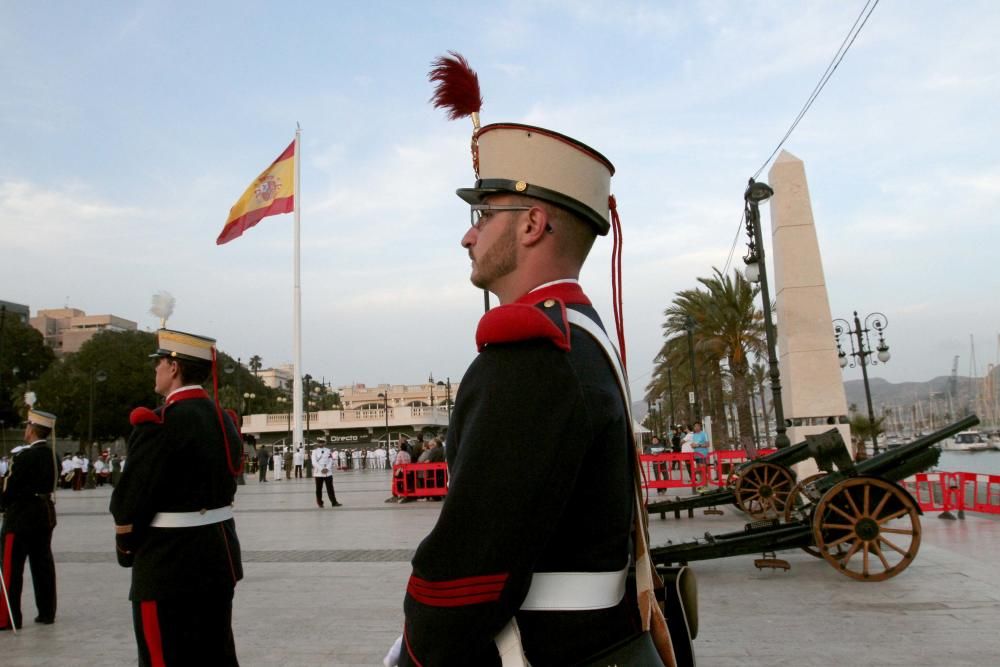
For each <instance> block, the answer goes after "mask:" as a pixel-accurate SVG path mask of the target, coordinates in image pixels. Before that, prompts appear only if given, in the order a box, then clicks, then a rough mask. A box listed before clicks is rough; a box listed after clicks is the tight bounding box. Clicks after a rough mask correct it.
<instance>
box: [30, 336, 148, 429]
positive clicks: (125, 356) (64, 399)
mask: <svg viewBox="0 0 1000 667" xmlns="http://www.w3.org/2000/svg"><path fill="white" fill-rule="evenodd" d="M155 350H156V336H155V335H154V334H151V333H147V332H145V331H103V332H101V333H99V334H97V335H96V336H94V337H93V338H91V339H90V340H88V341H87V342H86V343H84V344H83V345H82V346H81V347H80V350H79V351H78V352H75V353H73V354H68V355H66V357H65V358H64V359H62V360H61V361H58V362H56V363H54V364H52V365H51V366H50V367H49V369H48V370H47V371H46V372H45V373H44V374H42V376H41V377H40V378H39V379H38V382H36V383H35V384H34V385H33V387H32V388H33V390H34V391H35V394H36V395H37V398H38V402H37V403H36V405H37V407H39V408H41V409H44V410H48V411H50V412H53V413H55V414H56V415H57V416H58V418H59V421H58V430H59V433H60V434H61V435H66V436H70V437H73V438H77V439H81V440H85V439H86V438H87V437H88V435H89V433H90V430H91V420H90V414H91V413H90V406H91V396H93V436H94V439H95V440H98V441H101V440H113V439H115V438H119V437H125V436H127V435H128V434H129V432H130V431H131V429H132V427H131V425H130V424H129V414H130V413H131V412H132V409H133V408H136V407H139V406H146V407H153V406H155V405H156V404H157V397H156V393H155V392H154V390H153V378H154V375H153V365H152V363H151V360H150V358H149V355H150V354H152V353H153V352H154V351H155ZM101 377H103V378H104V380H103V381H102V380H100V378H101Z"/></svg>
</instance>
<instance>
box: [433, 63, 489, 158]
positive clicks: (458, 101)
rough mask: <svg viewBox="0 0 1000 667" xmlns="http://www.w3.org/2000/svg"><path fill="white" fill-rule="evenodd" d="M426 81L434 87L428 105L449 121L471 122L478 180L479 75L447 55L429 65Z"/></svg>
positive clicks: (481, 105) (480, 98) (481, 101)
mask: <svg viewBox="0 0 1000 667" xmlns="http://www.w3.org/2000/svg"><path fill="white" fill-rule="evenodd" d="M427 78H428V79H429V80H430V81H431V83H433V84H434V95H433V96H431V99H430V101H431V103H432V104H433V105H434V108H436V109H445V110H446V111H447V113H448V119H449V120H456V119H458V118H465V117H466V116H469V117H471V118H472V167H473V169H474V170H475V172H476V176H477V177H478V176H479V151H478V149H477V145H476V135H477V134H478V132H479V111H480V110H481V109H482V108H483V95H482V93H481V92H480V91H479V75H477V74H476V73H475V72H474V71H473V70H472V68H471V67H469V62H468V61H467V60H466V59H465V58H464V57H462V56H461V55H460V54H458V53H455V52H454V51H449V52H448V55H447V56H441V57H440V58H436V59H435V60H434V61H433V62H431V71H430V72H429V73H428V74H427Z"/></svg>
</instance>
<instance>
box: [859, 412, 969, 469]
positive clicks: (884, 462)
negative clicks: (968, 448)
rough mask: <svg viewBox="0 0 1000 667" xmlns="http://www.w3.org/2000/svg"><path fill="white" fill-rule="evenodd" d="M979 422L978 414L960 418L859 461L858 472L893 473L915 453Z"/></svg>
mask: <svg viewBox="0 0 1000 667" xmlns="http://www.w3.org/2000/svg"><path fill="white" fill-rule="evenodd" d="M978 423H979V417H977V416H976V415H969V416H968V417H964V418H962V419H959V420H958V421H957V422H954V423H952V424H948V425H947V426H945V427H944V428H942V429H938V430H937V431H934V432H933V433H930V434H928V435H925V436H924V437H922V438H917V439H916V440H914V441H913V442H910V443H908V444H905V445H903V446H902V447H897V448H896V449H890V450H887V451H885V452H882V453H881V454H879V455H878V456H873V457H871V458H870V459H867V460H865V461H862V462H860V463H858V464H857V469H858V472H859V473H861V474H864V475H879V476H881V477H886V476H889V475H891V473H892V471H893V469H896V468H899V467H900V466H902V465H904V464H905V463H906V462H907V461H908V460H910V459H912V458H913V457H914V456H915V455H918V454H920V452H922V451H924V450H926V449H928V448H929V447H931V446H932V445H935V444H937V443H939V442H941V441H942V440H944V439H945V438H948V437H951V436H953V435H955V434H956V433H960V432H961V431H965V430H968V429H969V428H972V427H973V426H975V425H976V424H978ZM917 472H919V471H917ZM910 474H913V473H910ZM908 476H909V475H904V476H903V477H899V478H897V479H903V478H905V477H908Z"/></svg>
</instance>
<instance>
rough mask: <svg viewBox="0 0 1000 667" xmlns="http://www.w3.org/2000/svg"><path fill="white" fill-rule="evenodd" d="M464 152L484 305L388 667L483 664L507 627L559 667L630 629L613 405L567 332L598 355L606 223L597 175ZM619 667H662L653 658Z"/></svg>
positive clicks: (544, 133) (611, 392)
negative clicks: (591, 286) (597, 302)
mask: <svg viewBox="0 0 1000 667" xmlns="http://www.w3.org/2000/svg"><path fill="white" fill-rule="evenodd" d="M476 119H477V116H474V122H475V120H476ZM473 154H474V156H475V158H474V159H475V161H476V162H478V170H477V175H478V176H479V178H478V180H477V181H476V184H475V187H473V188H467V189H461V190H458V195H459V197H461V198H462V199H463V200H465V201H466V202H469V203H470V204H471V205H472V227H471V228H470V229H469V230H467V231H466V233H465V235H464V236H463V237H462V240H461V244H462V247H463V248H465V249H467V251H468V254H469V257H470V258H471V260H472V274H471V281H472V283H473V284H474V285H476V286H477V287H481V288H483V289H485V290H489V291H490V292H492V293H493V294H495V295H496V296H497V297H498V298H499V300H500V304H501V305H500V306H499V307H498V308H494V309H492V310H489V311H488V312H487V314H486V315H485V316H484V317H483V318H482V319H481V320H480V322H479V326H478V329H477V331H476V345H477V347H478V349H479V355H478V357H476V359H475V360H474V361H473V363H472V365H471V366H470V367H469V369H468V371H467V372H466V374H465V376H464V377H463V378H462V384H461V388H460V389H459V392H458V395H457V397H456V401H455V407H454V411H453V413H452V420H451V424H450V427H449V430H448V446H447V448H446V455H447V462H448V465H449V470H450V475H451V477H450V485H449V490H448V496H447V498H446V499H445V501H444V506H443V507H442V510H441V514H440V517H439V519H438V522H437V524H436V525H435V527H434V529H433V530H432V531H431V533H430V534H429V535H428V536H427V537H426V538H425V539H424V540H423V542H421V544H420V546H419V548H418V549H417V552H416V554H415V556H414V558H413V572H412V575H411V576H410V579H409V582H408V584H407V589H406V597H405V602H404V610H405V615H406V620H405V625H404V632H403V637H402V642H401V644H402V646H401V650H400V655H399V657H398V658H397V659H398V661H399V662H398V664H401V665H433V666H435V667H439V666H441V665H478V666H482V665H486V666H488V665H500V664H501V658H500V653H501V652H503V653H507V650H506V649H507V644H508V641H507V640H509V639H510V637H511V635H512V634H513V635H515V636H516V632H512V630H511V628H514V627H517V628H519V632H520V647H518V648H517V651H518V652H519V653H520V651H521V650H522V649H523V655H522V656H521V658H522V659H523V658H524V657H525V656H526V658H527V660H528V661H529V662H530V664H531V665H533V666H534V667H541V666H544V665H569V664H577V663H581V662H584V661H587V660H588V659H590V658H594V657H596V656H598V655H599V654H601V653H603V652H604V651H605V650H606V649H608V648H609V647H612V646H613V645H616V644H618V643H620V642H624V641H628V640H629V639H631V638H633V637H637V636H640V635H641V629H642V627H641V621H640V618H639V613H638V604H637V601H636V597H635V591H634V588H630V586H629V585H628V583H627V573H628V569H629V559H630V552H631V550H630V534H631V531H632V527H633V508H634V506H635V487H634V482H633V459H634V456H635V452H634V445H633V444H632V441H631V437H630V431H629V429H630V424H629V416H628V415H629V412H628V409H627V407H626V405H627V401H626V397H625V395H624V394H623V389H622V387H621V386H620V384H619V380H618V370H617V368H618V365H617V361H612V360H611V359H609V357H608V356H607V355H606V353H605V351H604V350H605V348H604V347H602V345H601V344H600V343H598V341H597V338H595V337H594V336H593V335H591V334H589V333H588V332H587V330H585V329H584V328H579V327H578V326H577V321H578V320H580V319H583V320H586V321H587V322H589V323H590V325H588V326H590V327H592V328H593V330H595V331H596V332H597V335H598V336H600V337H603V338H604V339H607V335H606V334H605V333H604V331H603V325H601V324H600V319H599V318H598V316H597V313H596V311H595V310H594V308H593V307H592V306H591V302H590V299H588V297H587V296H586V294H585V293H584V291H583V289H582V288H581V287H580V284H579V282H578V278H579V275H580V269H581V267H582V265H583V263H584V260H585V259H586V257H587V254H588V253H589V251H590V249H591V246H592V245H593V243H594V241H595V239H596V236H598V235H605V234H607V233H608V231H609V229H610V227H611V222H610V220H611V218H612V216H613V215H614V216H616V214H614V212H613V210H611V208H610V207H612V206H613V203H612V202H613V200H612V198H611V197H610V180H611V175H612V174H613V172H614V167H613V166H612V165H611V163H610V162H609V161H608V160H607V159H606V158H605V157H604V156H602V155H601V154H600V153H598V152H597V151H595V150H593V149H591V148H589V147H587V146H585V145H583V144H581V143H579V142H577V141H576V140H574V139H571V138H569V137H566V136H563V135H561V134H558V133H556V132H552V131H550V130H546V129H542V128H537V127H529V126H525V125H515V124H494V125H487V126H484V127H482V128H481V129H479V128H478V127H477V129H476V132H475V134H474V135H473ZM571 323H572V325H571ZM612 354H614V353H613V352H612ZM512 619H516V624H514V623H511V621H512ZM515 641H516V640H515ZM392 653H393V652H392V651H391V652H390V655H389V656H387V659H388V662H389V663H390V664H392V661H393V659H394V657H395V656H393V654H392ZM505 664H506V663H505ZM601 664H604V663H603V662H602V663H601ZM629 664H643V665H658V664H662V663H660V662H659V658H658V657H657V656H656V655H655V652H654V654H653V655H652V656H650V657H648V658H643V659H640V660H639V661H636V662H633V663H629Z"/></svg>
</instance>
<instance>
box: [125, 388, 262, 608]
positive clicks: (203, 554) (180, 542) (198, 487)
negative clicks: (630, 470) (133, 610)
mask: <svg viewBox="0 0 1000 667" xmlns="http://www.w3.org/2000/svg"><path fill="white" fill-rule="evenodd" d="M221 419H222V423H223V424H225V428H226V433H227V437H228V441H229V446H228V450H227V447H226V443H225V441H224V440H223V435H222V427H221V425H220V415H219V412H217V411H216V407H215V403H214V402H212V400H211V399H209V397H208V394H207V393H205V391H204V390H203V389H201V388H200V387H198V388H192V389H186V390H183V391H178V392H175V393H174V394H171V396H170V397H169V398H168V400H167V402H166V404H165V405H164V406H162V407H160V408H157V409H156V410H149V409H147V408H137V409H136V410H134V411H133V412H132V416H131V420H132V424H133V426H134V427H135V429H134V430H133V431H132V435H131V436H130V437H129V441H128V462H127V465H126V466H125V470H124V471H123V472H122V476H121V479H120V480H119V482H118V486H117V487H115V490H114V493H113V494H112V495H111V513H112V514H113V515H114V518H115V523H116V524H118V525H126V524H132V526H133V533H134V538H133V540H134V541H133V546H134V553H135V559H134V564H133V566H132V590H131V593H130V594H129V599H131V600H164V599H171V598H181V597H184V596H195V597H204V596H211V595H220V596H226V595H228V596H232V592H233V588H234V587H235V585H236V582H237V581H238V580H240V579H242V578H243V565H242V562H241V560H240V543H239V539H238V538H237V537H236V525H235V522H234V521H233V520H232V519H229V520H227V521H224V522H221V523H214V524H209V525H206V526H196V527H193V528H154V527H151V526H150V525H149V524H150V522H151V521H152V520H153V517H154V516H156V514H157V513H158V512H197V511H199V510H202V509H206V510H209V509H216V508H219V507H223V506H226V505H230V504H232V502H233V496H234V495H235V494H236V479H235V477H234V474H233V470H235V469H236V468H237V466H239V463H240V460H239V456H240V435H239V432H238V431H237V430H236V427H235V426H234V424H233V422H232V420H231V419H230V418H229V416H228V415H225V414H223V415H222V416H221ZM227 452H228V454H229V456H230V462H229V464H227V462H226V456H227Z"/></svg>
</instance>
